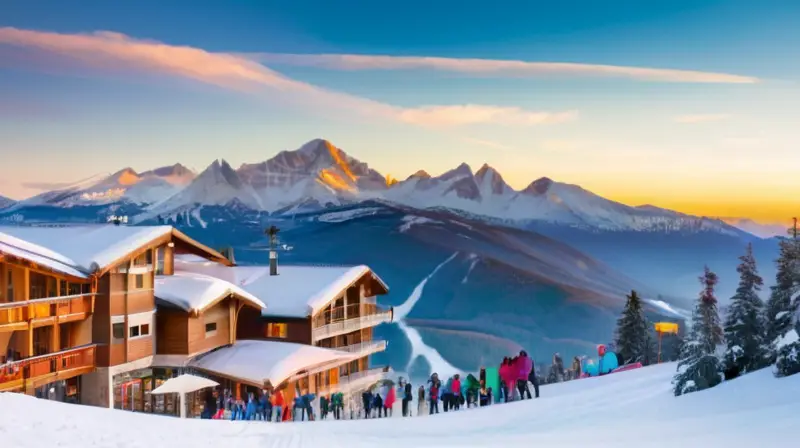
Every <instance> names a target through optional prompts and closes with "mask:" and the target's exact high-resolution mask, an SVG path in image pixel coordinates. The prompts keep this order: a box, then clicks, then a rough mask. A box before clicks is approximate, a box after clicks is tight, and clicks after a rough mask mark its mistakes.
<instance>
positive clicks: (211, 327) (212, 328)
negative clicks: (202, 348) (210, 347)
mask: <svg viewBox="0 0 800 448" xmlns="http://www.w3.org/2000/svg"><path fill="white" fill-rule="evenodd" d="M215 334H217V323H216V322H210V323H207V324H206V337H207V338H208V337H211V336H214V335H215Z"/></svg>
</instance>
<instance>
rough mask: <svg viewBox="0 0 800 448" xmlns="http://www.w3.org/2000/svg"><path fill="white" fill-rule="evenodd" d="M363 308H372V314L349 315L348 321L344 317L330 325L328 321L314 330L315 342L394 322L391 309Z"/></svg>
mask: <svg viewBox="0 0 800 448" xmlns="http://www.w3.org/2000/svg"><path fill="white" fill-rule="evenodd" d="M361 307H371V308H372V310H371V311H372V312H371V313H359V314H358V315H356V316H353V317H351V315H350V314H349V313H348V314H347V318H346V319H345V318H344V315H342V317H341V318H339V319H332V320H331V321H329V323H327V322H328V321H327V319H326V320H325V322H326V323H325V324H323V325H321V326H318V327H316V328H314V330H313V331H312V336H313V339H314V341H318V340H320V339H325V338H329V337H333V336H336V335H339V334H343V333H349V332H351V331H356V330H360V329H362V328H369V327H374V326H376V325H379V324H382V323H384V322H391V321H392V310H391V309H389V310H385V309H382V308H378V307H376V306H375V305H371V306H370V305H361ZM348 308H349V307H348ZM334 311H335V310H334Z"/></svg>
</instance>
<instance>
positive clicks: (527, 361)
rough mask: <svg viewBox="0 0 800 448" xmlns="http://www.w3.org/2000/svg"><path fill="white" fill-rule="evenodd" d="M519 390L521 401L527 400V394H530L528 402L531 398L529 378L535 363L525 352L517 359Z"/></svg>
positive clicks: (520, 353)
mask: <svg viewBox="0 0 800 448" xmlns="http://www.w3.org/2000/svg"><path fill="white" fill-rule="evenodd" d="M517 368H518V369H519V370H517V372H518V376H517V389H518V390H519V398H520V400H524V399H525V394H526V393H527V394H528V400H530V399H531V398H533V397H531V390H530V388H529V387H528V377H529V376H530V374H531V370H533V361H531V358H529V357H528V354H527V353H525V350H522V351H521V352H519V358H517Z"/></svg>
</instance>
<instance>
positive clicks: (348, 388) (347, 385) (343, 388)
mask: <svg viewBox="0 0 800 448" xmlns="http://www.w3.org/2000/svg"><path fill="white" fill-rule="evenodd" d="M388 372H389V369H388V368H387V367H377V368H374V369H368V370H364V371H362V372H355V373H352V374H350V375H342V376H340V377H339V382H338V383H337V384H331V385H326V386H321V387H318V388H317V395H330V394H331V393H333V392H342V393H345V394H348V393H352V392H356V391H359V390H362V389H366V388H367V387H369V386H371V385H372V384H373V383H375V382H377V381H378V380H381V379H383V378H384V377H385V376H386V375H387V374H388Z"/></svg>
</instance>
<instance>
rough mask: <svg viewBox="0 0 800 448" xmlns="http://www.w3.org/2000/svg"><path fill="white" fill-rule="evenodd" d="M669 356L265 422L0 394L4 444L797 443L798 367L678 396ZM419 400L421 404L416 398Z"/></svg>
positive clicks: (405, 446)
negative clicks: (346, 412) (502, 388)
mask: <svg viewBox="0 0 800 448" xmlns="http://www.w3.org/2000/svg"><path fill="white" fill-rule="evenodd" d="M674 371H675V365H674V364H665V365H661V366H656V367H648V368H644V369H639V370H634V371H629V372H623V373H618V374H614V375H610V376H607V377H603V378H590V379H584V380H579V381H573V382H569V383H563V384H557V385H551V386H545V387H542V389H541V392H542V398H540V399H538V400H533V401H526V402H522V403H512V404H503V405H496V406H490V407H486V408H482V409H472V410H469V411H463V410H462V411H459V412H455V413H449V414H439V415H438V416H434V417H423V418H417V417H414V418H408V419H401V418H391V419H382V420H369V421H363V420H353V421H339V422H336V421H324V422H315V423H285V424H269V423H262V422H230V421H213V420H179V419H176V418H171V417H161V416H153V415H145V414H133V413H128V412H123V411H113V410H107V409H97V408H91V407H84V406H76V405H67V404H61V403H53V402H48V401H43V400H36V399H34V398H31V397H27V396H23V395H16V394H0V440H2V441H3V442H2V445H3V446H9V447H15V448H33V447H35V448H39V447H42V446H60V447H68V448H77V447H126V448H133V447H141V448H156V447H162V446H191V447H193V448H200V447H214V448H220V447H224V448H233V447H259V448H269V447H285V448H294V447H315V448H319V447H325V448H336V447H348V448H356V447H369V448H394V447H402V448H421V447H438V448H441V447H456V446H458V447H465V446H487V447H488V446H501V447H502V446H505V447H521V446H548V447H549V446H558V447H573V446H574V447H581V448H585V447H587V446H591V447H670V448H674V447H676V446H677V447H695V446H728V447H755V446H770V447H780V446H793V445H795V444H796V443H797V440H798V437H800V425H798V421H797V406H798V404H799V403H800V375H796V376H794V377H789V378H784V379H775V378H773V376H772V373H771V372H770V371H769V369H767V370H762V371H760V372H756V373H754V374H751V375H747V376H745V377H743V378H741V379H737V380H735V381H731V382H728V383H725V384H722V385H721V386H719V387H717V388H715V389H712V390H709V391H705V392H699V393H694V394H690V395H686V396H683V397H680V398H675V397H673V396H672V393H671V391H670V378H671V377H672V375H673V373H674ZM414 409H416V403H414Z"/></svg>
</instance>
